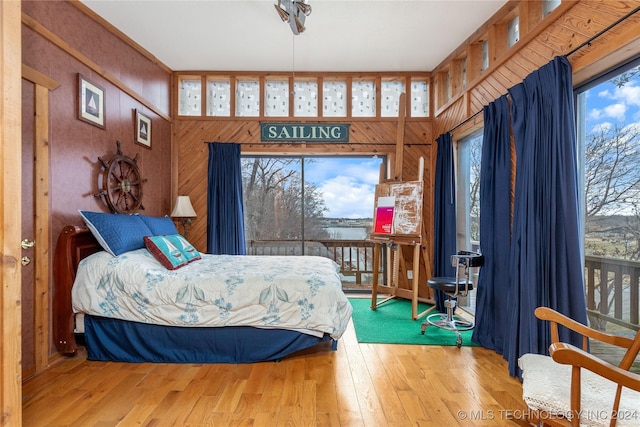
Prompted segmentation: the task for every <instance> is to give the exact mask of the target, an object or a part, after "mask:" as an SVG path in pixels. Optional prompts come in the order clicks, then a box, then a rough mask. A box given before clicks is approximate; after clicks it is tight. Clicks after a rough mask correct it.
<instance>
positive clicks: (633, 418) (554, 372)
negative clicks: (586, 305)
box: [518, 307, 640, 427]
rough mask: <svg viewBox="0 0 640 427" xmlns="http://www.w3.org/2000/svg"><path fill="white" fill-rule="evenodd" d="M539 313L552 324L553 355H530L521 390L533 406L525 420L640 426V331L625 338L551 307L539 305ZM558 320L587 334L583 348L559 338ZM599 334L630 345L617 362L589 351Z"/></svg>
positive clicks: (548, 423)
mask: <svg viewBox="0 0 640 427" xmlns="http://www.w3.org/2000/svg"><path fill="white" fill-rule="evenodd" d="M535 315H536V317H538V318H539V319H541V320H548V321H549V322H550V326H551V341H552V344H551V346H550V347H549V353H550V356H543V355H539V354H525V355H523V356H522V357H521V358H520V359H519V360H518V364H519V366H520V369H522V394H523V399H524V401H525V402H526V404H527V406H528V411H525V412H526V414H525V415H526V417H525V418H527V419H526V424H525V423H524V421H525V420H520V421H519V423H520V424H521V425H532V423H536V424H535V425H539V426H545V425H546V426H571V427H577V426H610V427H611V426H640V375H639V374H635V373H632V372H629V368H630V367H631V365H632V363H633V361H634V360H635V358H636V356H637V355H638V351H639V350H640V331H638V333H636V336H635V338H633V339H631V338H626V337H621V336H616V335H611V334H607V333H604V332H600V331H596V330H595V329H592V328H589V327H587V326H585V325H583V324H581V323H578V322H576V321H574V320H572V319H570V318H568V317H566V316H564V315H562V314H560V313H558V312H556V311H554V310H552V309H550V308H547V307H538V308H537V309H536V311H535ZM558 325H562V326H564V327H567V328H569V329H571V330H574V331H576V332H578V333H579V334H581V335H582V336H583V344H582V347H583V348H582V349H579V348H577V347H575V346H573V345H571V344H567V343H563V342H560V341H559V339H558ZM590 338H591V339H595V340H598V341H601V342H603V343H607V344H610V345H613V346H618V347H622V348H626V349H627V350H626V352H625V355H624V357H623V358H622V361H621V362H620V364H619V365H618V366H615V365H612V364H611V363H608V362H606V361H604V360H601V359H599V358H597V357H595V356H593V355H591V354H589V353H588V352H587V348H588V346H587V345H588V340H589V339H590Z"/></svg>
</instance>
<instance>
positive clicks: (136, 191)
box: [94, 141, 147, 214]
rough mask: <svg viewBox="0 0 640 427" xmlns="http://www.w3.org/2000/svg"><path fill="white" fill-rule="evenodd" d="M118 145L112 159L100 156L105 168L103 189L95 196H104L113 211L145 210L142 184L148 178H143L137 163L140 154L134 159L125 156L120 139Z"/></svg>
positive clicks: (131, 211) (126, 212)
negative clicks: (108, 159) (107, 159)
mask: <svg viewBox="0 0 640 427" xmlns="http://www.w3.org/2000/svg"><path fill="white" fill-rule="evenodd" d="M116 145H117V152H116V155H115V156H114V157H113V158H112V159H111V160H110V161H108V162H107V161H105V160H104V159H102V158H101V157H98V160H99V161H100V163H101V164H102V167H103V169H104V170H103V171H102V191H100V192H99V193H96V194H94V196H95V197H102V198H104V200H105V202H106V203H107V205H108V206H109V208H110V209H111V211H112V212H116V213H121V214H129V213H133V212H135V211H137V210H139V209H142V210H144V206H142V184H143V183H145V182H147V180H146V179H142V177H141V175H140V170H139V169H138V165H137V164H136V162H137V161H138V155H137V154H136V156H135V157H134V158H133V159H132V158H131V157H128V156H125V155H123V154H122V150H121V149H120V141H116Z"/></svg>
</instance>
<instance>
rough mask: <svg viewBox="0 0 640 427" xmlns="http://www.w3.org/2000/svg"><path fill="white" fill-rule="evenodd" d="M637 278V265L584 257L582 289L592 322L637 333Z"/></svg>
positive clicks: (638, 275) (639, 315)
mask: <svg viewBox="0 0 640 427" xmlns="http://www.w3.org/2000/svg"><path fill="white" fill-rule="evenodd" d="M639 279H640V262H637V261H629V260H623V259H616V258H605V257H600V256H586V257H585V288H586V293H587V311H588V313H589V316H590V320H591V323H592V324H593V323H595V324H596V326H600V327H601V328H602V329H604V326H605V325H606V323H607V322H611V323H614V324H617V325H620V326H623V327H625V328H629V329H633V330H638V329H639V328H640V324H639V317H640V311H639V309H638V307H639V305H638V301H639V300H638V294H639V289H640V285H639V283H640V280H639Z"/></svg>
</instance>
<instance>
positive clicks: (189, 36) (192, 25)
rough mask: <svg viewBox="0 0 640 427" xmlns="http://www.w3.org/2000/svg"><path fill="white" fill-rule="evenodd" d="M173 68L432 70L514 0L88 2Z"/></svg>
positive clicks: (191, 0)
mask: <svg viewBox="0 0 640 427" xmlns="http://www.w3.org/2000/svg"><path fill="white" fill-rule="evenodd" d="M81 1H82V3H84V4H85V5H86V6H88V7H89V8H90V9H92V10H93V11H95V12H96V13H97V14H98V15H100V16H102V17H103V18H104V19H106V20H107V21H108V22H109V23H111V24H112V25H114V26H115V27H116V28H118V29H119V30H120V31H122V32H123V33H124V34H126V35H127V36H128V37H130V38H131V39H133V40H134V41H136V42H137V43H138V44H139V45H141V46H142V47H143V48H145V49H146V50H148V51H149V52H150V53H151V54H153V55H154V56H155V57H156V58H158V59H159V60H160V61H161V62H162V63H164V64H165V65H167V66H168V67H169V68H170V69H172V70H174V71H186V70H194V71H195V70H199V71H294V72H295V71H300V72H303V71H312V72H330V71H335V72H341V71H342V72H359V71H362V72H367V71H372V72H384V71H392V72H393V71H431V70H433V69H434V68H435V67H436V66H437V65H439V64H440V63H441V62H442V61H443V60H444V59H445V58H446V57H447V56H448V55H449V54H450V53H451V52H452V51H453V50H455V49H456V48H457V47H458V46H459V45H460V44H462V43H463V42H464V41H465V40H466V39H467V38H469V36H471V35H472V34H473V32H474V31H475V30H476V29H477V28H478V27H480V26H481V25H482V24H483V23H484V22H485V21H487V20H488V19H489V18H490V17H491V16H492V15H493V14H494V13H495V12H496V11H498V9H500V8H501V7H502V6H503V5H504V4H505V3H506V2H507V0H410V1H405V0H308V1H307V3H308V4H309V5H311V7H312V12H311V14H310V15H309V16H308V17H307V18H306V22H305V26H306V28H307V29H306V31H305V32H303V33H302V34H300V35H296V36H294V35H293V33H292V31H291V28H290V27H289V24H288V23H285V22H282V21H281V20H280V17H279V16H278V14H277V12H276V10H275V8H274V7H273V5H274V4H276V3H277V0H226V1H225V0H81Z"/></svg>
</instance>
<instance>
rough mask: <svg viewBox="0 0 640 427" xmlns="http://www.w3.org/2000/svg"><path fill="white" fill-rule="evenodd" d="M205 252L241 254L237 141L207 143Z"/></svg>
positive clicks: (241, 224) (242, 226) (240, 182)
mask: <svg viewBox="0 0 640 427" xmlns="http://www.w3.org/2000/svg"><path fill="white" fill-rule="evenodd" d="M208 185H209V188H208V194H207V208H208V210H207V252H208V253H210V254H228V255H245V254H246V247H245V239H244V211H243V207H242V166H241V164H240V145H239V144H227V143H218V142H213V143H209V182H208Z"/></svg>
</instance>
